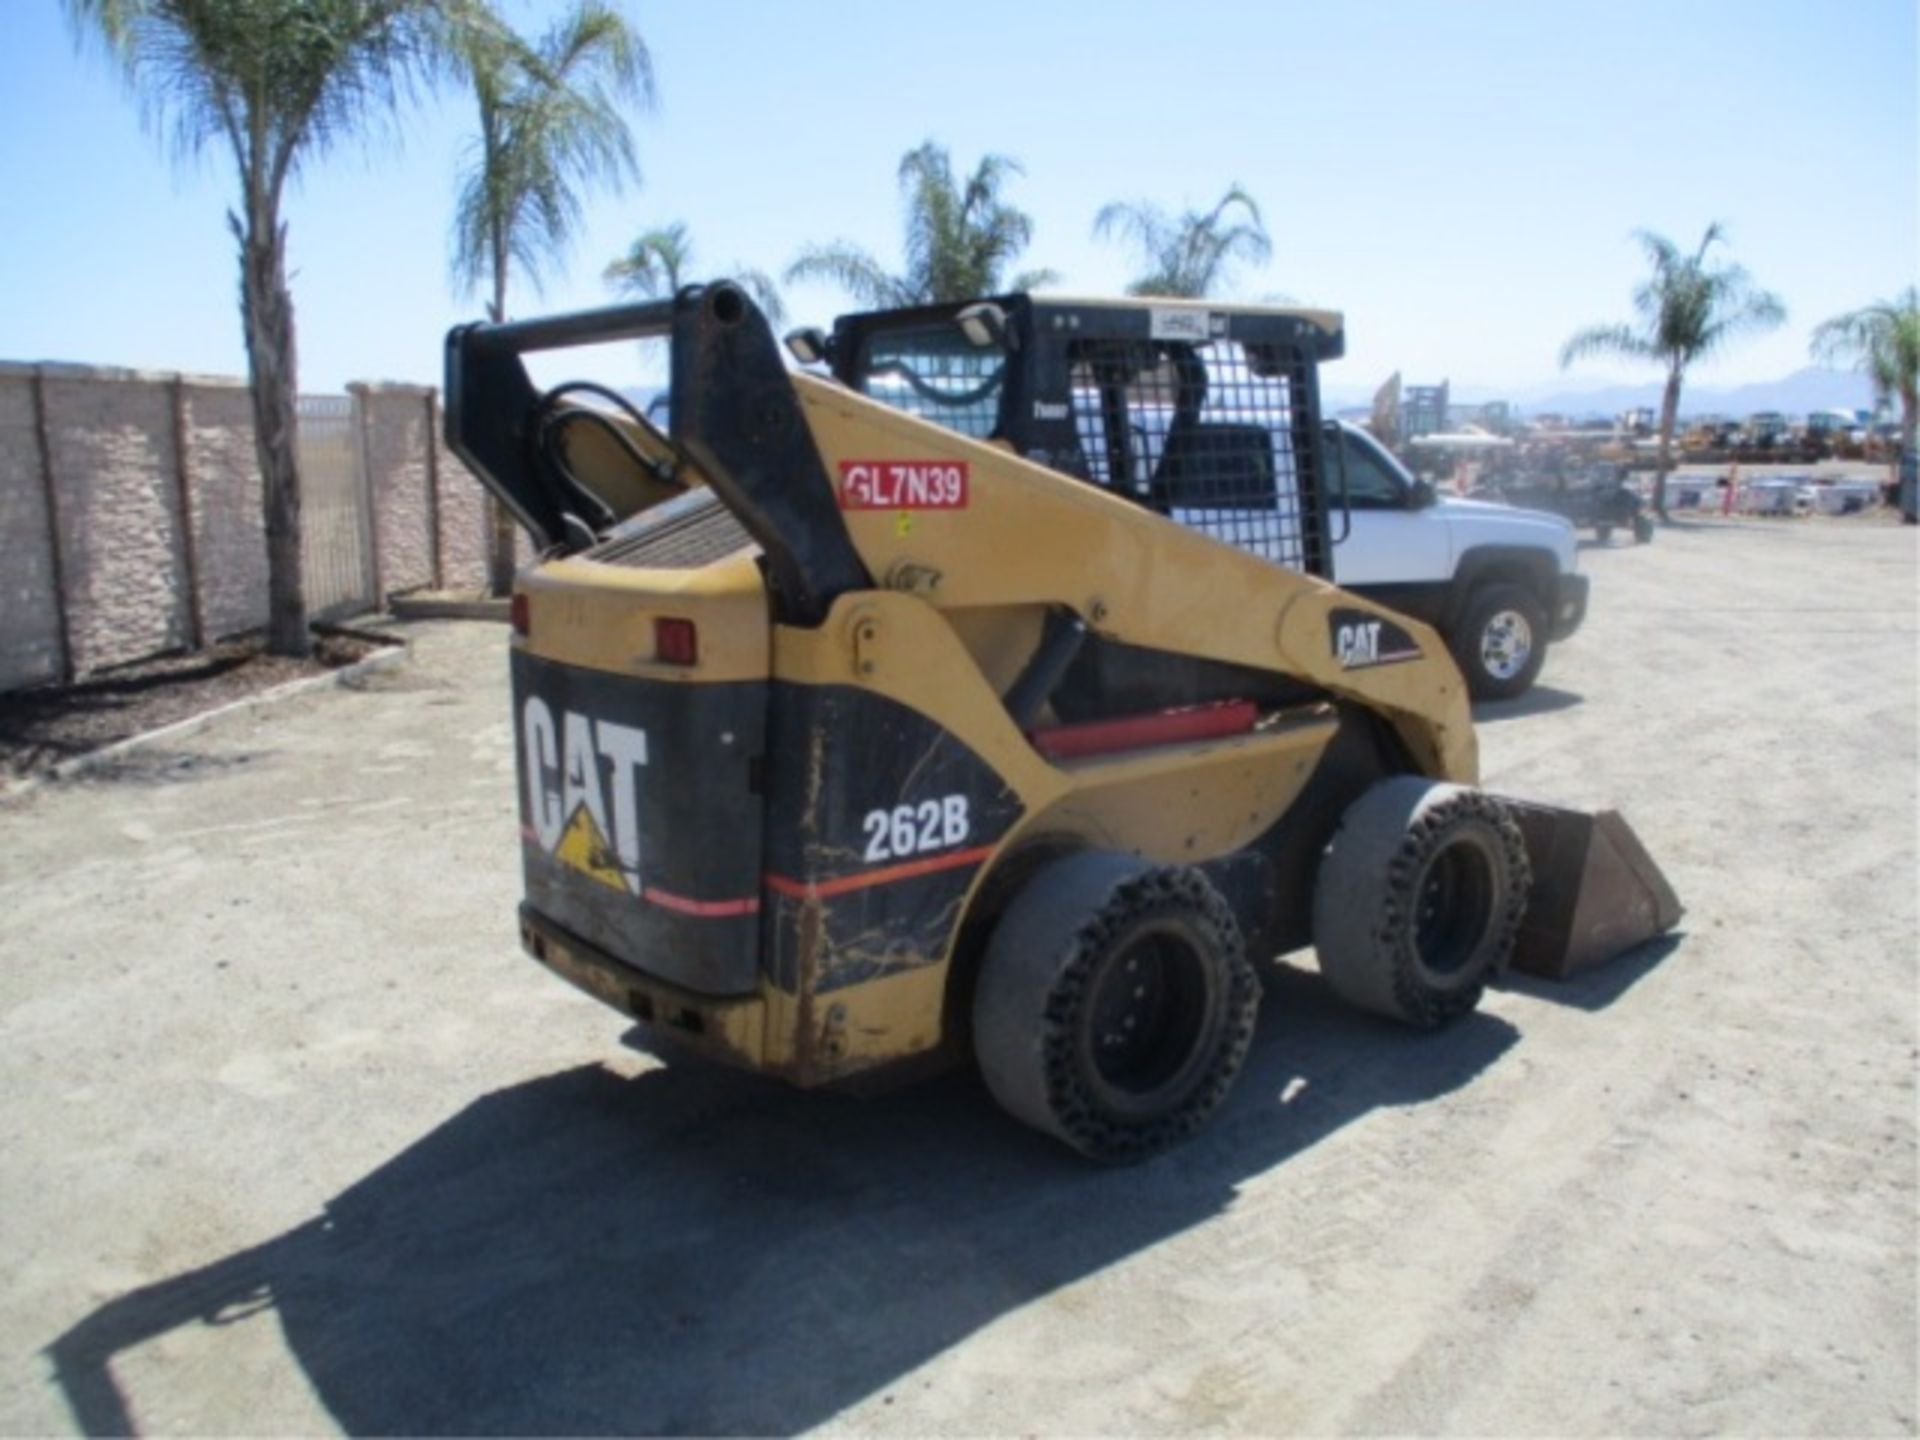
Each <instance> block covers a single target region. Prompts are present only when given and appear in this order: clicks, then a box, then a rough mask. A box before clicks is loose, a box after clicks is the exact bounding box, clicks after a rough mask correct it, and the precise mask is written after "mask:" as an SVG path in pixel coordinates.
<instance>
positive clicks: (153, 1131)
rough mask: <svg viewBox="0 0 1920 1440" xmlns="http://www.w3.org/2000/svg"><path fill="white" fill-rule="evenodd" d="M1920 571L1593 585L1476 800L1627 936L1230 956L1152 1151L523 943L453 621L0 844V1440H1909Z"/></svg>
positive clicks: (1696, 568)
mask: <svg viewBox="0 0 1920 1440" xmlns="http://www.w3.org/2000/svg"><path fill="white" fill-rule="evenodd" d="M1915 540H1916V532H1915V531H1913V530H1911V529H1905V530H1903V529H1901V528H1899V527H1897V526H1893V525H1888V524H1877V523H1871V522H1856V523H1849V522H1844V521H1834V522H1820V521H1807V522H1801V523H1776V524H1767V523H1751V524H1727V525H1696V526H1694V527H1692V528H1676V529H1674V530H1671V531H1668V532H1665V533H1663V534H1662V535H1661V536H1660V538H1659V539H1658V540H1657V541H1656V542H1655V543H1654V544H1653V545H1651V546H1649V547H1646V548H1640V549H1636V548H1632V547H1629V546H1626V545H1623V544H1618V545H1616V546H1614V547H1613V548H1610V549H1605V550H1591V549H1590V550H1588V551H1586V552H1585V554H1584V556H1583V565H1584V567H1585V568H1586V569H1587V570H1588V571H1589V573H1591V574H1592V575H1593V577H1594V603H1593V614H1592V618H1591V620H1590V621H1589V624H1588V626H1587V628H1586V629H1585V631H1583V632H1582V634H1581V635H1580V636H1579V637H1578V638H1577V639H1576V640H1574V641H1573V642H1572V643H1570V644H1569V645H1567V646H1565V647H1564V648H1563V649H1561V650H1559V651H1557V652H1556V653H1555V654H1554V655H1553V657H1552V658H1551V659H1550V660H1549V662H1548V668H1547V671H1546V674H1545V677H1544V680H1545V683H1544V684H1543V686H1542V687H1541V688H1540V689H1538V690H1537V691H1536V692H1535V693H1534V695H1533V696H1532V697H1530V698H1529V699H1527V700H1523V701H1521V702H1517V703H1516V704H1514V705H1511V706H1508V707H1505V708H1504V709H1502V708H1499V707H1489V708H1488V710H1487V711H1486V712H1485V713H1484V714H1483V716H1482V719H1483V722H1484V724H1483V726H1482V730H1481V735H1482V745H1483V751H1484V758H1485V770H1486V778H1487V780H1488V783H1489V784H1490V785H1491V786H1493V787H1495V788H1501V789H1506V790H1509V791H1511V792H1514V793H1518V794H1524V795H1532V796H1536V797H1539V798H1542V799H1548V800H1554V801H1560V802H1564V803H1571V804H1577V805H1590V806H1597V805H1608V804H1611V805H1617V806H1619V807H1620V808H1621V809H1623V810H1624V811H1625V812H1626V813H1627V814H1628V815H1629V816H1630V817H1631V819H1632V820H1633V823H1634V824H1635V826H1636V827H1637V828H1638V829H1639V831H1640V833H1641V835H1642V836H1643V838H1644V839H1645V840H1646V842H1647V845H1648V847H1649V849H1650V850H1651V851H1652V852H1653V854H1654V855H1655V856H1657V857H1658V858H1659V859H1660V860H1661V861H1662V862H1663V863H1664V865H1665V867H1666V869H1667V872H1668V874H1669V875H1670V876H1671V878H1672V879H1673V881H1674V883H1675V885H1676V887H1677V888H1678V890H1679V892H1680V894H1681V896H1682V898H1683V899H1684V901H1685V902H1686V904H1687V906H1688V914H1687V918H1686V920H1685V921H1684V922H1683V923H1684V933H1683V934H1682V935H1681V936H1680V937H1679V939H1678V942H1677V944H1675V945H1672V946H1670V947H1660V948H1656V949H1655V950H1653V951H1651V952H1648V953H1645V954H1642V955H1640V956H1638V957H1636V958H1633V959H1630V960H1628V961H1626V962H1624V963H1622V964H1620V965H1619V966H1617V967H1616V968H1614V969H1613V970H1611V971H1607V972H1602V973H1600V974H1597V975H1594V976H1591V977H1589V978H1587V979H1586V980H1584V981H1581V982H1577V983H1574V984H1571V985H1567V986H1562V987H1554V986H1550V985H1547V984H1544V983H1532V982H1528V983H1516V984H1514V985H1512V986H1511V987H1509V988H1507V989H1504V990H1502V991H1500V992H1498V993H1496V994H1494V995H1492V996H1490V997H1489V1000H1488V1002H1487V1004H1486V1005H1485V1007H1484V1009H1483V1010H1482V1012H1481V1013H1479V1014H1478V1015H1476V1016H1474V1017H1472V1018H1470V1019H1469V1020H1468V1021H1467V1022H1465V1023H1463V1024H1461V1025H1459V1026H1457V1027H1455V1028H1453V1029H1451V1030H1449V1031H1447V1032H1444V1033H1442V1034H1438V1035H1433V1036H1415V1035H1410V1034H1407V1033H1403V1032H1401V1031H1399V1030H1397V1029H1395V1028H1393V1027H1391V1026H1387V1025H1385V1024H1381V1023H1375V1022H1373V1021H1370V1020H1367V1019H1363V1018H1360V1017H1357V1016H1354V1015H1351V1014H1349V1013H1347V1012H1346V1011H1343V1010H1342V1009H1340V1008H1338V1007H1337V1006H1336V1005H1335V1004H1334V1003H1333V1002H1332V1001H1331V1000H1330V999H1329V998H1328V996H1327V995H1326V993H1325V992H1324V990H1323V988H1322V986H1321V984H1320V982H1319V980H1318V978H1317V976H1315V975H1314V974H1313V973H1312V967H1311V962H1310V961H1307V960H1304V959H1297V960H1296V963H1294V964H1292V965H1289V966H1280V967H1276V968H1275V969H1274V970H1273V973H1272V974H1271V976H1270V978H1269V981H1268V984H1267V995H1266V1001H1265V1007H1264V1011H1263V1017H1262V1021H1261V1027H1260V1031H1259V1036H1258V1039H1257V1041H1256V1043H1255V1048H1254V1052H1253V1055H1252V1058H1251V1060H1250V1063H1249V1065H1248V1068H1247V1071H1246V1072H1245V1074H1244V1076H1243V1077H1242V1079H1241V1082H1240V1085H1239V1088H1238V1090H1237V1091H1236V1093H1235V1095H1234V1097H1233V1098H1232V1099H1231V1101H1230V1102H1229V1104H1228V1106H1227V1108H1226V1110H1225V1111H1224V1113H1223V1114H1222V1116H1221V1117H1220V1118H1219V1120H1218V1121H1217V1122H1216V1123H1215V1124H1214V1125H1213V1126H1212V1127H1211V1129H1210V1130H1208V1131H1207V1132H1206V1133H1205V1134H1204V1135H1203V1137H1202V1138H1200V1139H1199V1140H1198V1141H1197V1142H1196V1143H1194V1144H1192V1145H1190V1146H1188V1147H1186V1148H1184V1149H1182V1150H1179V1151H1177V1152H1174V1153H1172V1154H1170V1155H1168V1156H1166V1157H1164V1158H1162V1159H1161V1160H1159V1161H1157V1162H1154V1163H1153V1164H1150V1165H1148V1166H1146V1167H1143V1168H1138V1169H1130V1170H1122V1171H1099V1170H1093V1169H1089V1168H1086V1167H1084V1166H1082V1165H1080V1164H1078V1163H1076V1162H1075V1161H1074V1160H1072V1159H1071V1157H1069V1156H1068V1155H1067V1154H1066V1153H1065V1152H1064V1151H1062V1150H1059V1149H1058V1148H1057V1147H1055V1146H1053V1145H1051V1144H1050V1143H1048V1142H1047V1141H1044V1140H1042V1139H1041V1138H1039V1137H1038V1136H1036V1135H1033V1134H1031V1133H1029V1132H1026V1131H1024V1130H1022V1129H1020V1128H1019V1127H1018V1126H1016V1125H1015V1124H1013V1123H1012V1122H1010V1121H1008V1120H1006V1119H1004V1118H1002V1117H1001V1116H1000V1115H999V1114H998V1113H997V1112H996V1111H995V1109H994V1108H993V1106H992V1104H991V1102H990V1100H989V1099H988V1098H987V1097H986V1095H985V1093H984V1091H983V1090H982V1089H981V1087H980V1086H979V1084H978V1083H977V1081H975V1080H973V1079H972V1078H970V1077H968V1076H964V1075H959V1076H954V1077H951V1078H948V1079H945V1080H940V1081H936V1082H934V1083H932V1084H931V1085H928V1086H923V1087H921V1088H918V1089H914V1090H911V1091H908V1092H905V1093H902V1094H897V1095H895V1096H893V1097H890V1098H887V1099H883V1100H877V1101H866V1102H862V1101H855V1100H850V1099H841V1098H833V1097H823V1096H817V1095H816V1096H808V1095H798V1094H791V1093H788V1092H786V1091H783V1090H780V1089H778V1088H774V1087H772V1086H770V1085H767V1084H762V1083H759V1082H756V1081H754V1080H752V1079H750V1078H746V1077H742V1076H737V1075H733V1074H729V1073H725V1072H721V1071H717V1070H712V1069H706V1068H701V1067H697V1066H689V1065H677V1066H674V1067H670V1068H669V1067H663V1066H660V1065H659V1064H657V1063H656V1062H654V1061H652V1060H650V1059H648V1058H647V1057H645V1056H644V1055H642V1054H639V1053H637V1052H635V1051H633V1050H631V1049H629V1048H625V1047H623V1046H622V1044H621V1036H622V1033H623V1026H622V1023H621V1021H620V1019H619V1017H617V1016H615V1015H614V1014H612V1013H611V1012H609V1011H605V1010H603V1009H601V1008H600V1007H598V1006H597V1005H595V1004H594V1003H593V1002H591V1001H588V1000H586V999H584V998H582V997H580V996H578V995H576V994H574V993H573V992H572V991H570V990H569V989H568V988H567V987H565V986H563V985H561V984H560V983H559V982H557V981H554V980H551V979H549V978H548V977H547V976H546V975H545V974H544V973H542V972H540V971H539V970H538V969H537V968H536V967H535V966H533V965H532V964H531V963H529V962H527V961H525V960H523V959H522V958H520V957H519V955H518V954H517V953H516V942H515V936H514V920H513V907H514V903H515V900H516V897H517V883H518V876H517V864H518V859H517V840H516V826H515V819H514V814H513V800H512V757H511V752H510V749H509V734H508V722H507V706H506V699H505V687H504V674H503V663H502V649H503V635H502V633H501V631H500V629H499V628H497V627H492V626H482V625H471V624H468V625H462V624H458V623H446V622H442V623H434V624H422V625H418V626H414V627H411V632H410V633H411V636H412V639H413V643H414V645H415V647H416V658H415V661H414V663H412V664H411V665H409V666H406V667H402V668H401V669H399V670H396V671H392V672H388V673H386V674H383V675H380V676H376V677H370V678H369V680H368V681H367V683H366V684H365V685H364V687H363V688H359V689H353V690H328V691H324V692H318V693H313V694H309V695H304V696H301V697H298V698H296V699H294V700H291V701H289V702H287V703H285V704H284V705H281V706H276V707H273V708H272V709H271V710H270V711H266V712H255V713H252V714H244V715H237V716H234V717H231V718H230V719H225V720H222V721H219V722H216V723H215V724H214V725H212V726H210V727H209V728H207V729H205V730H203V731H201V732H200V733H197V734H195V735H193V736H191V737H189V738H187V739H184V740H182V741H180V742H178V743H176V744H174V745H171V746H166V747H161V748H157V749H153V750H144V751H140V752H135V753H134V754H133V755H130V756H129V757H127V758H126V759H125V760H124V761H123V762H122V763H120V764H119V765H117V766H115V767H114V768H113V769H112V770H110V771H109V772H107V773H104V774H102V775H100V776H99V777H97V778H94V779H91V780H87V781H85V782H79V783H72V784H62V785H55V786H49V787H45V788H43V789H42V790H40V791H38V792H35V793H34V794H32V795H30V796H28V797H26V798H25V799H24V800H23V801H21V802H19V803H17V804H15V805H12V806H10V807H6V808H4V809H0V916H4V920H0V1096H3V1097H4V1099H0V1156H4V1162H3V1163H0V1431H6V1432H47V1431H52V1432H63V1433H64V1432H68V1431H71V1430H74V1429H81V1430H89V1431H95V1432H111V1431H117V1430H124V1429H126V1428H128V1427H137V1428H138V1429H140V1430H142V1431H146V1432H156V1433H157V1432H166V1433H183V1432H205V1433H233V1432H251V1433H261V1432H272V1433H279V1432H336V1431H346V1432H403V1433H445V1432H463V1433H478V1434H488V1433H507V1432H569V1433H582V1434H588V1433H604V1432H609V1431H621V1432H649V1431H652V1432H660V1431H665V1432H700V1431H755V1432H789V1431H796V1430H803V1429H809V1428H813V1427H824V1428H826V1429H829V1430H832V1431H835V1432H838V1433H844V1434H853V1435H924V1434H962V1433H965V1434H977V1433H1008V1434H1011V1433H1023V1434H1032V1433H1036V1432H1048V1433H1087V1432H1095V1431H1098V1432H1132V1433H1183V1432H1206V1433H1218V1432H1227V1431H1232V1432H1258V1433H1269V1434H1270V1433H1281V1432H1300V1431H1313V1432H1336V1431H1338V1432H1348V1433H1356V1432H1387V1431H1397V1432H1406V1431H1445V1432H1451V1433H1475V1434H1485V1433H1535V1434H1548V1433H1551V1434H1558V1435H1572V1434H1579V1435H1600V1434H1619V1433H1628V1432H1641V1433H1663V1434H1682V1433H1684V1434H1704V1433H1711V1432H1743V1433H1772V1434H1780V1433H1808V1434H1912V1433H1914V1431H1915V1428H1916V1413H1917V1412H1916V1404H1915V1383H1916V1375H1915V1352H1916V1301H1915V1295H1916V1224H1917V1221H1916V1148H1915V1138H1916V1137H1915V1075H1916V1060H1917V1059H1920V1020H1917V1019H1916V1015H1917V1014H1920V1008H1917V1005H1916V1001H1917V999H1920V995H1917V993H1916V973H1917V965H1916V961H1917V958H1920V957H1917V956H1916V856H1915V851H1916V814H1917V813H1920V811H1917V810H1916V791H1915V785H1916V757H1917V754H1920V738H1917V736H1916V717H1917V715H1920V689H1917V686H1920V680H1917V677H1916V613H1915V606H1916V595H1917V594H1920V585H1917V584H1916V580H1917V576H1916V546H1915Z"/></svg>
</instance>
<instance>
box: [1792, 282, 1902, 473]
mask: <svg viewBox="0 0 1920 1440" xmlns="http://www.w3.org/2000/svg"><path fill="white" fill-rule="evenodd" d="M1811 348H1812V351H1813V358H1814V359H1816V360H1819V361H1822V362H1823V363H1826V364H1852V365H1854V366H1856V367H1858V369H1859V370H1860V371H1861V372H1862V373H1863V374H1865V375H1866V376H1867V378H1868V379H1870V380H1872V381H1873V389H1874V394H1875V395H1876V396H1877V397H1878V398H1879V399H1881V400H1882V401H1890V400H1892V399H1893V398H1894V397H1895V396H1898V397H1899V400H1900V453H1901V454H1903V455H1905V454H1909V453H1911V452H1912V450H1913V448H1914V434H1915V429H1916V427H1917V426H1920V289H1916V288H1915V287H1913V286H1911V285H1909V286H1908V287H1907V289H1906V291H1905V293H1904V294H1901V295H1896V296H1895V297H1894V298H1893V299H1891V300H1876V301H1875V302H1874V303H1873V304H1871V305H1868V306H1866V307H1864V308H1862V309H1859V310H1850V311H1848V312H1847V313H1846V314H1845V315H1836V316H1834V317H1833V319H1831V320H1827V321H1824V322H1822V323H1821V325H1820V326H1819V328H1818V329H1816V330H1815V331H1814V332H1813V344H1812V347H1811Z"/></svg>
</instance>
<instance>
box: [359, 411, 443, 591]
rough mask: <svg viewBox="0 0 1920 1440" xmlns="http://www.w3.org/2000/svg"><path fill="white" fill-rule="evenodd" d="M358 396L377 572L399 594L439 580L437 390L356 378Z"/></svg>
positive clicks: (382, 585)
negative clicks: (434, 423)
mask: <svg viewBox="0 0 1920 1440" xmlns="http://www.w3.org/2000/svg"><path fill="white" fill-rule="evenodd" d="M347 389H348V392H349V393H350V394H351V395H352V396H353V402H354V407H355V412H356V415H357V418H358V421H359V424H360V427H361V446H362V448H363V450H364V452H365V455H366V462H365V463H366V466H367V478H368V485H369V491H370V493H371V494H372V496H373V548H374V554H375V555H376V556H378V557H379V558H378V560H377V562H376V564H375V567H374V571H375V576H376V579H377V583H378V585H379V588H380V592H381V593H382V594H383V595H392V594H396V593H398V592H400V591H404V590H418V589H421V588H422V587H425V586H430V585H433V584H434V583H435V576H434V560H435V558H436V556H435V551H436V549H437V548H438V544H439V541H438V537H437V534H436V530H435V526H436V523H437V521H436V517H435V515H434V505H435V495H434V487H433V485H432V483H431V481H432V471H433V453H432V420H433V419H434V418H435V416H434V412H433V410H432V408H431V403H432V399H433V392H432V391H431V390H429V389H427V388H426V387H425V386H421V385H376V384H356V385H349V386H348V387H347Z"/></svg>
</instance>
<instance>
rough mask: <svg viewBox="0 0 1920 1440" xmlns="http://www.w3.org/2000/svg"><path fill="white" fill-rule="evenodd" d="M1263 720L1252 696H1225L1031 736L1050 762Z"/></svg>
mask: <svg viewBox="0 0 1920 1440" xmlns="http://www.w3.org/2000/svg"><path fill="white" fill-rule="evenodd" d="M1259 718H1260V707H1259V706H1257V705H1255V704H1254V703H1253V701H1251V700H1219V701H1215V702H1214V703H1212V704H1209V705H1184V706H1181V707H1180V708H1179V709H1177V710H1158V711H1155V712H1154V713H1153V714H1151V715H1129V716H1126V717H1125V718H1124V719H1120V720H1088V721H1084V722H1082V723H1080V724H1077V725H1049V726H1047V727H1046V728H1044V729H1041V730H1034V731H1032V732H1030V733H1029V734H1028V736H1027V738H1028V739H1029V740H1031V741H1032V742H1033V748H1034V749H1036V750H1038V751H1039V752H1040V753H1041V754H1042V755H1044V756H1046V757H1047V758H1048V759H1049V760H1074V759H1079V758H1081V757H1083V756H1087V755H1113V754H1117V753H1118V752H1120V751H1122V750H1145V749H1149V748H1150V747H1152V746H1155V745H1182V744H1191V743H1193V742H1194V741H1196V740H1220V739H1224V738H1226V737H1227V736H1229V735H1244V734H1246V733H1247V731H1249V730H1251V729H1253V724H1254V721H1256V720H1258V719H1259Z"/></svg>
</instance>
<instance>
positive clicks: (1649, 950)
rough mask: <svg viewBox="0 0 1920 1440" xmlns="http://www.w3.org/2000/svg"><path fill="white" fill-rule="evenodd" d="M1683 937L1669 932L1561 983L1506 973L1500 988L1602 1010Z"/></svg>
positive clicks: (1657, 964) (1665, 956)
mask: <svg viewBox="0 0 1920 1440" xmlns="http://www.w3.org/2000/svg"><path fill="white" fill-rule="evenodd" d="M1686 938H1687V932H1686V931H1685V930H1669V931H1668V932H1667V933H1666V934H1664V935H1657V936H1655V937H1654V938H1653V939H1651V940H1649V941H1647V943H1646V944H1644V945H1638V946H1635V947H1634V948H1633V949H1631V950H1629V951H1628V952H1627V953H1626V954H1624V955H1618V956H1615V957H1614V958H1613V959H1611V960H1609V961H1607V963H1606V964H1604V965H1600V966H1597V967H1596V968H1594V969H1592V970H1588V971H1585V972H1583V973H1582V974H1578V975H1574V976H1571V977H1570V978H1568V979H1565V980H1549V979H1547V978H1545V977H1544V976H1540V975H1528V974H1526V973H1524V972H1522V971H1518V970H1509V971H1508V972H1507V973H1506V975H1505V976H1503V977H1502V978H1501V980H1500V988H1501V989H1503V990H1511V991H1513V992H1514V993H1515V994H1516V995H1527V996H1531V997H1532V998H1533V999H1535V1000H1551V1001H1552V1002H1553V1003H1554V1004H1556V1005H1569V1006H1572V1007H1573V1008H1574V1009H1576V1010H1604V1009H1606V1008H1607V1007H1608V1006H1609V1005H1611V1004H1613V1002H1614V1001H1616V1000H1618V999H1619V998H1620V997H1621V996H1622V995H1625V994H1626V993H1627V991H1629V990H1631V989H1632V988H1633V987H1634V986H1635V985H1638V984H1639V983H1640V982H1641V981H1642V980H1644V979H1645V978H1646V977H1647V976H1648V975H1650V974H1652V973H1653V971H1654V970H1655V969H1657V968H1658V967H1659V965H1660V963H1661V962H1662V961H1663V960H1665V959H1666V958H1667V957H1668V956H1669V955H1671V954H1673V952H1674V951H1676V950H1678V949H1679V948H1680V944H1681V942H1682V941H1683V940H1685V939H1686Z"/></svg>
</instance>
